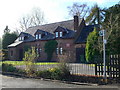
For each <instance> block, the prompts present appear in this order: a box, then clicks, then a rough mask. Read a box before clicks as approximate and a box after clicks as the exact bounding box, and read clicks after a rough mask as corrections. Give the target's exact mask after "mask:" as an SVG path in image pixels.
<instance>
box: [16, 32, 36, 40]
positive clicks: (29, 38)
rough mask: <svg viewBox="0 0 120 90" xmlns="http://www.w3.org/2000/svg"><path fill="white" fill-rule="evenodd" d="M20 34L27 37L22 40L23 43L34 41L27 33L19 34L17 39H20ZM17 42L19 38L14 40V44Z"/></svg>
mask: <svg viewBox="0 0 120 90" xmlns="http://www.w3.org/2000/svg"><path fill="white" fill-rule="evenodd" d="M22 34H23V35H24V36H27V37H28V38H27V39H25V40H24V42H29V41H34V40H35V38H34V37H33V36H32V35H30V34H28V33H25V32H21V33H20V35H19V36H18V37H20V36H21V35H22ZM18 41H19V38H17V39H16V40H15V42H18Z"/></svg>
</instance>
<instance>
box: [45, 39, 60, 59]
mask: <svg viewBox="0 0 120 90" xmlns="http://www.w3.org/2000/svg"><path fill="white" fill-rule="evenodd" d="M57 45H58V43H57V41H55V40H50V41H47V42H46V43H45V46H44V49H45V53H46V54H47V60H48V61H51V59H52V55H53V53H54V51H55V50H56V48H57Z"/></svg>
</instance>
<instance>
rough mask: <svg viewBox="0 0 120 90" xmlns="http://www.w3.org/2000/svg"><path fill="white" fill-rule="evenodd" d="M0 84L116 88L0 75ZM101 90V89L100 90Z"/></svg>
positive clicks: (35, 86) (28, 86)
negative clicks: (0, 80)
mask: <svg viewBox="0 0 120 90" xmlns="http://www.w3.org/2000/svg"><path fill="white" fill-rule="evenodd" d="M0 77H1V79H2V82H0V84H1V85H2V86H1V87H2V88H96V89H100V90H101V88H104V89H105V88H109V90H112V89H113V88H118V86H117V85H106V86H105V85H101V86H96V85H90V86H88V85H75V84H66V83H60V82H58V81H55V82H53V81H44V80H40V79H29V78H17V77H10V76H3V75H1V74H0ZM102 90H103V89H102Z"/></svg>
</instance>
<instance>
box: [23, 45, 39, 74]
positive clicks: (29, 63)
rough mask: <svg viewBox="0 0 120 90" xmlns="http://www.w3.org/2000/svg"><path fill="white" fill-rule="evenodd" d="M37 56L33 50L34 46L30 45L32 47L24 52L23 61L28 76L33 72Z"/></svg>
mask: <svg viewBox="0 0 120 90" xmlns="http://www.w3.org/2000/svg"><path fill="white" fill-rule="evenodd" d="M36 58H37V54H36V52H35V47H32V49H29V50H28V51H26V52H25V55H24V58H23V60H24V63H25V65H26V69H25V71H26V73H27V75H28V76H33V75H34V73H35V59H36Z"/></svg>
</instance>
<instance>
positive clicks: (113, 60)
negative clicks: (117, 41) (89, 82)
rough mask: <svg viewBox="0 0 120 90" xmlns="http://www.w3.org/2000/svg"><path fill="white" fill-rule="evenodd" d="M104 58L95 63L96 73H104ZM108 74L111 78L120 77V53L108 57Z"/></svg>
mask: <svg viewBox="0 0 120 90" xmlns="http://www.w3.org/2000/svg"><path fill="white" fill-rule="evenodd" d="M103 69H104V65H103V62H102V60H100V62H97V63H96V64H95V75H100V76H102V75H103ZM106 75H107V77H110V78H113V79H114V78H115V79H120V55H111V56H109V57H108V58H106Z"/></svg>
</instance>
